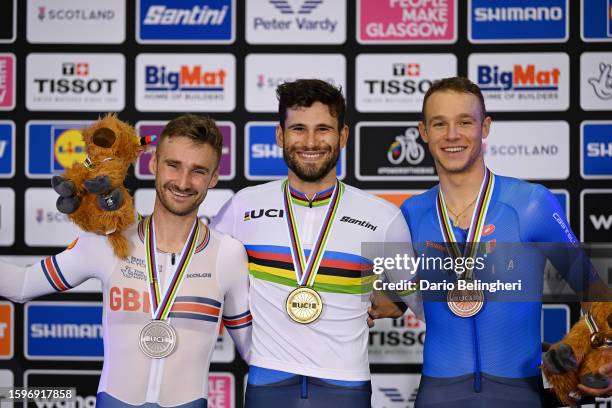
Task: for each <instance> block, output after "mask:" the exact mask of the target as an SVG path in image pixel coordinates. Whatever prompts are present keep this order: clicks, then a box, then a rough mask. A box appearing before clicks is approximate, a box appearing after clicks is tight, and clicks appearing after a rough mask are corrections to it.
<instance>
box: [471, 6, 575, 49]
mask: <svg viewBox="0 0 612 408" xmlns="http://www.w3.org/2000/svg"><path fill="white" fill-rule="evenodd" d="M568 3H569V1H568V0H532V1H529V2H525V1H523V0H508V1H504V2H503V4H499V5H498V4H495V2H491V1H489V0H470V3H469V7H468V8H469V12H470V17H469V21H468V24H469V25H468V35H469V39H470V41H471V42H474V43H480V42H496V43H500V42H508V43H509V42H536V41H537V42H564V41H567V38H568V32H569V20H568V16H567V10H568V5H569V4H568Z"/></svg>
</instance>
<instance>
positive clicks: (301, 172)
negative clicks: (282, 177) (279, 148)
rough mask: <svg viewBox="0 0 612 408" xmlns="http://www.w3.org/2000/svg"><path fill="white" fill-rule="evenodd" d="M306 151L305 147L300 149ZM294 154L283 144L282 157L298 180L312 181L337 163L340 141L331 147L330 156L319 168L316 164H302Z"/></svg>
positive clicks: (323, 175) (325, 174)
mask: <svg viewBox="0 0 612 408" xmlns="http://www.w3.org/2000/svg"><path fill="white" fill-rule="evenodd" d="M302 150H304V151H308V150H307V149H302ZM296 156H297V153H296V154H295V155H293V154H291V151H290V150H289V149H287V147H286V146H283V159H284V160H285V163H286V164H287V167H289V169H290V170H291V171H292V172H293V173H294V174H295V175H296V176H298V178H299V179H300V180H303V181H306V182H309V183H313V182H316V181H319V180H321V179H322V178H323V177H325V176H327V174H328V173H329V172H330V171H331V169H333V168H334V166H335V165H336V163H338V157H340V143H338V145H337V146H335V147H332V148H331V157H330V158H329V160H327V161H325V162H324V163H323V165H321V166H320V167H319V168H317V167H316V166H302V165H301V164H300V162H299V160H298V159H297V158H296Z"/></svg>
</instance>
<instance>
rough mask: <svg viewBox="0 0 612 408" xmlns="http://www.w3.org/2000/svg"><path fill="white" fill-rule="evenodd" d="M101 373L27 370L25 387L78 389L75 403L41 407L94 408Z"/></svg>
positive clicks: (48, 404)
mask: <svg viewBox="0 0 612 408" xmlns="http://www.w3.org/2000/svg"><path fill="white" fill-rule="evenodd" d="M100 374H102V372H101V371H94V370H26V372H25V373H24V374H23V386H24V387H41V388H48V387H58V388H63V389H66V388H76V398H75V401H74V402H73V403H67V402H45V403H44V404H43V403H40V405H39V406H41V407H48V408H55V407H57V408H60V407H70V408H94V407H95V406H96V394H97V393H98V383H99V382H100Z"/></svg>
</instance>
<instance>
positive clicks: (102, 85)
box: [34, 62, 117, 94]
mask: <svg viewBox="0 0 612 408" xmlns="http://www.w3.org/2000/svg"><path fill="white" fill-rule="evenodd" d="M61 72H62V76H64V77H65V78H59V79H57V78H43V79H41V78H35V79H34V83H35V84H36V85H38V88H37V89H38V93H50V94H55V93H58V94H67V93H69V92H72V93H75V94H83V93H86V92H87V93H90V94H100V93H105V94H111V93H112V92H113V87H114V86H115V85H116V84H117V80H116V79H98V78H91V79H88V77H89V72H90V67H89V63H87V62H63V63H62V66H61ZM75 77H76V78H75Z"/></svg>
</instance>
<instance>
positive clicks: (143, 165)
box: [135, 121, 236, 180]
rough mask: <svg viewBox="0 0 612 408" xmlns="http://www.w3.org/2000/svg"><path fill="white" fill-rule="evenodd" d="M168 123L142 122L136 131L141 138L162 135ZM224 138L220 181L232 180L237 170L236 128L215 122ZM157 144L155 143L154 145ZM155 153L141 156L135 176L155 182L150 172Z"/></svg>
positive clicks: (227, 123) (220, 163) (226, 123)
mask: <svg viewBox="0 0 612 408" xmlns="http://www.w3.org/2000/svg"><path fill="white" fill-rule="evenodd" d="M166 123H167V122H159V121H140V122H138V123H136V130H137V131H138V134H139V135H141V136H144V135H158V136H159V135H160V134H161V131H162V129H163V128H164V126H165V125H166ZM215 123H216V124H217V127H218V128H219V131H220V132H221V135H222V136H223V149H222V150H221V161H220V162H219V179H220V180H231V179H233V178H234V175H235V168H236V165H235V163H236V127H235V126H234V123H233V122H224V121H217V122H215ZM156 144H157V143H156V142H155V143H154V145H156ZM153 154H154V151H152V150H150V151H147V152H144V153H143V154H141V155H140V156H139V158H138V160H137V161H136V166H135V174H136V177H137V178H139V179H141V180H153V179H155V176H154V175H153V173H151V171H150V170H149V162H150V161H151V157H153Z"/></svg>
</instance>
